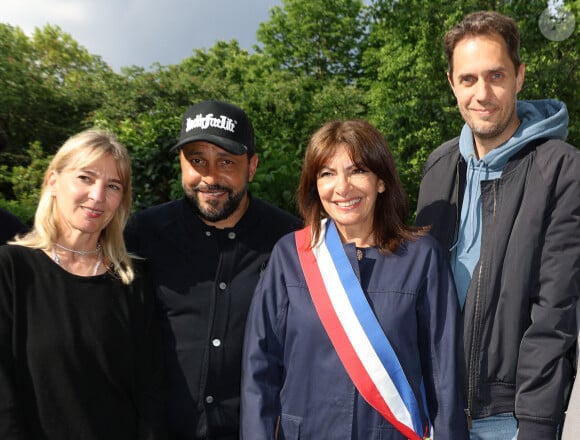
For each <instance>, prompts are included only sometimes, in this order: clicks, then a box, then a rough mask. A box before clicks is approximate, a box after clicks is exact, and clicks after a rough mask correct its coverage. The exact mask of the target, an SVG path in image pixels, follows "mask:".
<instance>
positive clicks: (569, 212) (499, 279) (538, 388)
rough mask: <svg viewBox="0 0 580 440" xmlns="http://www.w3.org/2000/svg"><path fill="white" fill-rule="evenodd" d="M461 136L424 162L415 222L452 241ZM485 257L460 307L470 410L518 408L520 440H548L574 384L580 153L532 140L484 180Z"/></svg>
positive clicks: (459, 193)
mask: <svg viewBox="0 0 580 440" xmlns="http://www.w3.org/2000/svg"><path fill="white" fill-rule="evenodd" d="M458 139H459V138H456V139H453V140H451V141H449V142H446V143H445V144H443V145H442V146H440V147H439V148H438V149H437V150H435V151H434V152H433V153H432V154H431V155H430V157H429V159H428V160H427V163H426V165H425V169H424V178H423V181H422V183H421V189H420V194H419V202H418V207H417V220H416V223H417V224H418V225H432V229H431V233H432V234H433V235H434V236H435V237H436V238H437V239H438V240H439V242H440V243H441V244H442V246H444V248H445V249H450V248H451V246H452V245H453V242H454V240H455V237H456V232H457V226H458V224H459V217H460V213H461V206H460V205H461V200H462V199H463V191H464V188H465V172H466V164H465V162H464V161H463V159H462V158H461V155H460V153H459V146H458ZM481 194H482V222H483V223H482V225H483V226H482V227H483V229H482V231H483V232H482V240H481V243H482V244H481V254H480V259H479V262H478V264H477V265H476V267H475V269H474V272H473V277H472V280H471V284H470V286H469V290H468V293H467V300H466V303H465V307H464V311H463V313H464V348H465V356H466V371H467V375H466V395H467V398H468V402H467V410H468V412H469V414H470V415H471V417H472V418H476V419H477V418H483V417H487V416H490V415H493V414H498V413H502V412H512V411H515V415H516V417H517V419H518V421H519V436H520V437H519V438H534V439H543V438H551V439H554V438H555V435H556V427H557V426H558V424H560V423H562V420H563V416H564V410H565V405H566V397H567V394H568V389H569V386H570V383H571V380H572V363H571V359H570V357H569V354H570V350H571V348H572V347H573V345H574V342H575V338H576V319H575V307H576V301H577V297H578V294H579V292H580V152H579V151H578V150H576V149H575V148H574V147H572V146H571V145H568V144H566V143H565V142H563V141H558V140H549V141H543V142H541V141H540V142H538V141H536V142H532V143H530V144H529V145H527V146H526V147H524V148H523V149H522V150H521V151H520V152H518V153H517V154H516V155H514V157H512V158H511V159H510V161H509V162H508V164H507V165H506V167H505V169H504V171H503V173H502V176H501V177H500V178H499V179H496V180H490V181H485V182H482V188H481Z"/></svg>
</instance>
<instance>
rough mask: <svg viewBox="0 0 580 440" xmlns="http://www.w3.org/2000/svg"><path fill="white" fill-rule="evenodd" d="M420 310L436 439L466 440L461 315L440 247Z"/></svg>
mask: <svg viewBox="0 0 580 440" xmlns="http://www.w3.org/2000/svg"><path fill="white" fill-rule="evenodd" d="M418 310H419V312H418V313H419V321H418V322H419V345H420V353H421V364H422V369H423V379H424V382H425V390H426V397H427V407H428V410H429V416H430V418H431V422H432V424H433V432H434V436H435V437H434V438H436V439H437V438H439V439H454V440H460V439H465V440H467V439H469V434H468V430H467V420H466V417H465V411H464V408H465V398H464V394H463V383H462V380H461V378H462V377H463V372H464V369H463V362H464V361H463V349H462V347H463V346H462V344H461V341H462V339H463V338H462V320H461V312H460V308H459V302H458V299H457V293H456V290H455V285H454V283H453V275H452V274H451V271H450V269H449V266H448V264H447V261H446V260H445V259H444V257H443V255H442V253H441V251H440V249H439V248H438V247H434V248H433V252H432V254H431V259H430V263H429V266H428V269H427V273H426V277H425V291H424V292H423V295H422V297H421V299H420V300H419V305H418Z"/></svg>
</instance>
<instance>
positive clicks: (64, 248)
mask: <svg viewBox="0 0 580 440" xmlns="http://www.w3.org/2000/svg"><path fill="white" fill-rule="evenodd" d="M54 246H56V247H57V248H60V249H62V250H65V251H69V252H72V253H73V254H78V255H94V254H100V253H101V250H102V246H101V243H97V248H96V249H95V250H94V251H79V250H77V249H71V248H67V247H66V246H63V245H62V244H59V243H55V244H54Z"/></svg>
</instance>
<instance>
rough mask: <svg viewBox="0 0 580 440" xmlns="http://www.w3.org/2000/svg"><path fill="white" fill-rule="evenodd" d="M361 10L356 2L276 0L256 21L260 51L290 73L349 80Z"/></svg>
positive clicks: (359, 39) (356, 68)
mask: <svg viewBox="0 0 580 440" xmlns="http://www.w3.org/2000/svg"><path fill="white" fill-rule="evenodd" d="M364 12H365V8H364V7H363V2H362V1H360V0H328V1H325V2H313V1H308V0H282V7H280V6H275V7H274V8H272V9H271V10H270V20H269V21H267V22H265V23H262V24H260V27H259V29H258V33H257V36H258V41H259V42H260V43H262V45H263V49H262V50H263V53H264V54H266V55H267V56H268V57H270V58H272V59H273V60H274V61H275V62H277V63H278V64H279V67H280V68H282V69H287V70H289V71H290V72H292V73H293V74H295V75H298V76H301V75H307V76H314V77H316V78H329V77H335V78H340V79H341V80H343V81H345V82H350V81H353V80H354V79H356V78H358V77H359V75H360V74H361V66H360V57H361V54H362V49H363V47H364V39H365V36H366V34H365V27H364V22H365V21H364V20H365V15H364Z"/></svg>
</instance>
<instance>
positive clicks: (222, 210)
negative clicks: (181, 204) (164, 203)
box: [183, 184, 249, 223]
mask: <svg viewBox="0 0 580 440" xmlns="http://www.w3.org/2000/svg"><path fill="white" fill-rule="evenodd" d="M248 187H249V184H246V186H245V187H244V188H243V189H241V190H240V191H239V192H234V190H233V189H231V188H227V187H224V186H221V185H206V186H203V190H204V191H224V192H226V193H227V195H228V197H227V200H226V201H224V202H220V201H219V200H210V201H208V202H206V203H204V204H203V205H202V203H201V202H200V200H199V197H198V194H199V192H200V190H201V189H202V188H200V187H196V188H194V189H191V188H187V187H185V186H183V191H184V192H185V196H186V197H187V198H188V199H189V200H190V201H191V204H192V206H193V210H194V212H195V213H196V214H197V215H198V216H199V217H201V218H202V219H203V220H205V221H207V222H210V223H215V222H218V221H221V220H225V219H227V218H228V217H229V216H231V215H232V214H233V213H234V212H235V211H236V210H237V209H238V208H239V206H240V203H241V202H242V200H243V198H244V196H245V195H246V194H247V192H248Z"/></svg>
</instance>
